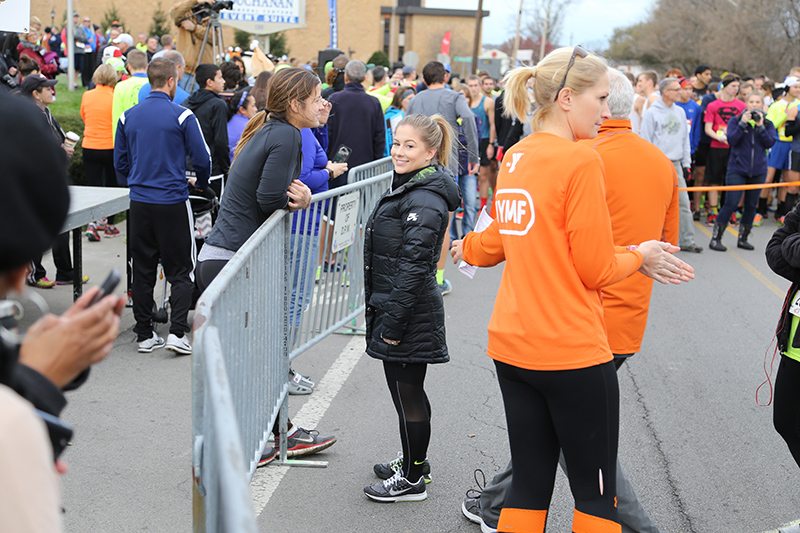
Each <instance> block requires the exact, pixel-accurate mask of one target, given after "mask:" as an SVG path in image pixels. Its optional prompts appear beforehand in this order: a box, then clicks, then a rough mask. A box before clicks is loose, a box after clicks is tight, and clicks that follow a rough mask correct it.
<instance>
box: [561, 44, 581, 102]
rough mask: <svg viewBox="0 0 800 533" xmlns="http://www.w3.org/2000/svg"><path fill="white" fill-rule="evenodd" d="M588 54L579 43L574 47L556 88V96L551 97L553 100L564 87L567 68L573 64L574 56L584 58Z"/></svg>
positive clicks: (567, 72)
mask: <svg viewBox="0 0 800 533" xmlns="http://www.w3.org/2000/svg"><path fill="white" fill-rule="evenodd" d="M588 55H589V52H587V51H586V50H584V49H583V47H582V46H581V45H578V46H576V47H575V49H574V50H573V51H572V55H571V56H570V57H569V63H567V70H566V71H565V72H564V79H563V80H561V85H559V86H558V90H557V91H556V97H555V98H553V101H554V102H556V101H558V95H559V94H560V93H561V90H562V89H563V88H564V85H565V84H566V83H567V74H569V69H571V68H572V65H574V64H575V58H576V57H578V56H580V57H582V58H584V59H586V56H588Z"/></svg>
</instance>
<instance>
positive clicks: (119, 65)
mask: <svg viewBox="0 0 800 533" xmlns="http://www.w3.org/2000/svg"><path fill="white" fill-rule="evenodd" d="M103 62H104V63H108V64H109V65H111V66H112V67H114V70H116V71H117V72H125V61H124V60H123V58H122V57H109V58H108V59H106V60H104V61H103Z"/></svg>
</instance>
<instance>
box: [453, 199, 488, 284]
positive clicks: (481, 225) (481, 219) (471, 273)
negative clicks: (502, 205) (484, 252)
mask: <svg viewBox="0 0 800 533" xmlns="http://www.w3.org/2000/svg"><path fill="white" fill-rule="evenodd" d="M492 222H494V219H493V218H492V217H491V216H489V211H488V210H487V209H486V206H484V207H483V209H481V214H480V215H478V220H477V221H475V229H473V230H472V231H474V232H476V233H480V232H482V231H483V230H485V229H486V228H488V227H489V226H491V224H492ZM458 270H459V271H460V272H461V273H462V274H464V275H465V276H467V277H468V278H469V279H472V278H474V277H475V273H476V272H477V271H478V267H476V266H473V265H470V264H469V263H467V262H466V261H464V260H462V261H461V263H459V265H458Z"/></svg>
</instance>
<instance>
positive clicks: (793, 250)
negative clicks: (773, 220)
mask: <svg viewBox="0 0 800 533" xmlns="http://www.w3.org/2000/svg"><path fill="white" fill-rule="evenodd" d="M766 253H767V264H768V265H769V267H770V268H771V269H772V271H773V272H775V273H776V274H778V275H779V276H782V277H784V278H786V279H788V280H789V281H791V282H792V286H791V287H789V292H787V293H786V299H785V300H784V302H783V308H782V309H781V317H780V319H779V320H778V327H777V329H776V331H775V334H776V335H777V338H778V350H780V352H781V353H783V352H785V351H786V350H787V349H788V348H789V333H790V328H791V325H792V321H791V317H792V315H791V314H790V313H789V306H790V304H791V300H792V297H793V296H794V293H795V292H797V290H798V288H800V204H798V205H797V207H795V208H794V209H793V210H792V212H791V213H789V214H788V215H786V218H785V219H784V221H783V226H782V227H780V228H778V229H777V230H776V231H775V233H773V234H772V238H771V239H770V240H769V242H768V243H767V251H766ZM792 348H800V335H795V336H794V342H792Z"/></svg>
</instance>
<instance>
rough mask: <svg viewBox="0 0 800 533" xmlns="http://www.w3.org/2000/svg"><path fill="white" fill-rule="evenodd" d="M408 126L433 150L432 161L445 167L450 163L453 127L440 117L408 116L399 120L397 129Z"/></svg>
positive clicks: (453, 135)
mask: <svg viewBox="0 0 800 533" xmlns="http://www.w3.org/2000/svg"><path fill="white" fill-rule="evenodd" d="M400 126H410V127H412V128H414V129H415V130H416V131H417V133H419V135H420V137H422V142H424V143H425V146H427V147H428V148H435V149H436V155H435V156H434V159H435V160H436V161H438V163H439V164H440V165H442V166H443V167H446V166H448V165H449V163H450V159H451V158H452V153H453V139H455V138H456V137H455V132H454V131H453V127H452V126H451V125H450V124H449V123H448V122H447V120H445V118H444V117H443V116H442V115H431V116H430V117H429V116H427V115H418V114H417V115H408V116H406V117H405V118H404V119H403V120H401V121H400V122H399V123H398V124H397V127H398V128H399V127H400Z"/></svg>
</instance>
